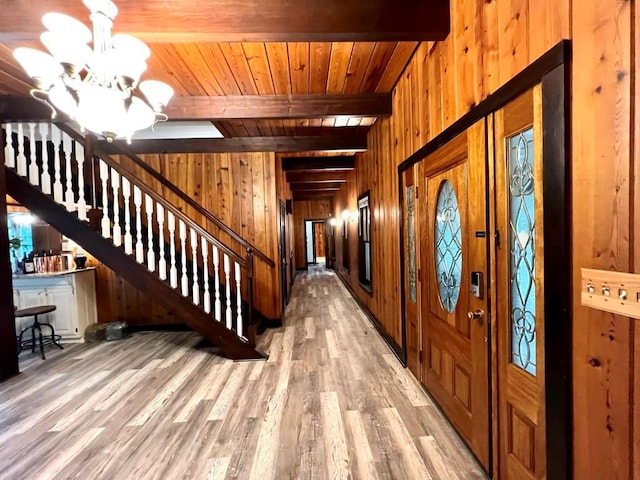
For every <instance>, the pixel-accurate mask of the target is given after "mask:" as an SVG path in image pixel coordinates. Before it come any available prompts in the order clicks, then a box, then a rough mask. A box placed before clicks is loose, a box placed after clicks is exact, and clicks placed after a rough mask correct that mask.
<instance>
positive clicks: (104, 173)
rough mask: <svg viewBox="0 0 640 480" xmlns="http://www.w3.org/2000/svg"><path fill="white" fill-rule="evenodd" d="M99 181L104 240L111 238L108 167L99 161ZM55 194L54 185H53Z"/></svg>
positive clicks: (102, 161)
mask: <svg viewBox="0 0 640 480" xmlns="http://www.w3.org/2000/svg"><path fill="white" fill-rule="evenodd" d="M100 180H101V181H102V222H101V223H100V225H101V227H102V236H103V237H104V238H110V237H111V221H110V220H109V192H108V190H107V188H108V186H107V182H108V181H109V166H108V165H107V164H106V163H105V162H104V160H100ZM54 192H55V185H54Z"/></svg>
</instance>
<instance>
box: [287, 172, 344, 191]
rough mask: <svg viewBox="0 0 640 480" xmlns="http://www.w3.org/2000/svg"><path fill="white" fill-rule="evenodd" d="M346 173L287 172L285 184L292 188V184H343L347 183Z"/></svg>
mask: <svg viewBox="0 0 640 480" xmlns="http://www.w3.org/2000/svg"><path fill="white" fill-rule="evenodd" d="M347 175H348V172H326V173H325V172H318V173H314V172H309V173H299V172H287V182H289V183H290V184H291V187H292V188H293V184H294V183H305V182H316V183H344V182H346V181H347Z"/></svg>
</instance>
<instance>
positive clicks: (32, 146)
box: [29, 123, 40, 186]
mask: <svg viewBox="0 0 640 480" xmlns="http://www.w3.org/2000/svg"><path fill="white" fill-rule="evenodd" d="M29 158H30V160H31V161H30V162H29V183H30V184H31V185H35V186H38V185H39V181H40V178H39V176H40V172H39V171H38V164H37V163H36V124H35V123H30V124H29Z"/></svg>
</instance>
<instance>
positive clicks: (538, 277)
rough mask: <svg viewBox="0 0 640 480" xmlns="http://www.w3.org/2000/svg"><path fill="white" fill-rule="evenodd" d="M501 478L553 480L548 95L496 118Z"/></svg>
mask: <svg viewBox="0 0 640 480" xmlns="http://www.w3.org/2000/svg"><path fill="white" fill-rule="evenodd" d="M493 120H494V123H495V142H496V146H495V155H496V157H495V160H496V161H495V165H496V168H495V172H496V174H495V175H496V182H495V183H496V228H497V231H498V233H499V242H498V245H497V249H496V252H497V253H496V256H497V288H496V293H497V322H498V324H499V325H500V328H499V329H498V335H497V340H498V410H499V439H500V440H499V444H500V445H499V464H500V467H499V469H500V478H504V479H509V480H521V479H522V480H533V479H542V478H546V453H545V452H546V448H545V441H546V438H545V437H546V431H545V428H546V425H545V369H544V364H545V358H544V356H545V351H544V306H545V305H544V285H543V278H544V277H543V274H544V272H543V258H544V249H543V231H542V226H543V215H542V214H543V208H542V205H543V196H542V186H543V183H542V173H543V172H542V151H543V150H542V89H541V86H538V87H535V88H534V89H533V90H530V91H528V92H527V93H525V94H524V95H522V96H520V97H518V98H517V99H516V100H514V101H512V102H511V103H509V104H508V105H507V106H506V107H504V108H503V109H501V110H499V111H497V112H496V113H495V115H494V119H493Z"/></svg>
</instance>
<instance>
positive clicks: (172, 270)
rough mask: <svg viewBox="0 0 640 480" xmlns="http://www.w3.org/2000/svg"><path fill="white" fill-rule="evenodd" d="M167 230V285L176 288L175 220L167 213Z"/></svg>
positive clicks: (171, 214)
mask: <svg viewBox="0 0 640 480" xmlns="http://www.w3.org/2000/svg"><path fill="white" fill-rule="evenodd" d="M167 228H168V229H169V255H170V257H171V258H170V260H169V262H170V265H171V266H170V267H169V284H170V285H171V288H178V269H177V268H176V240H175V238H176V218H175V217H174V216H173V213H171V212H167Z"/></svg>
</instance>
